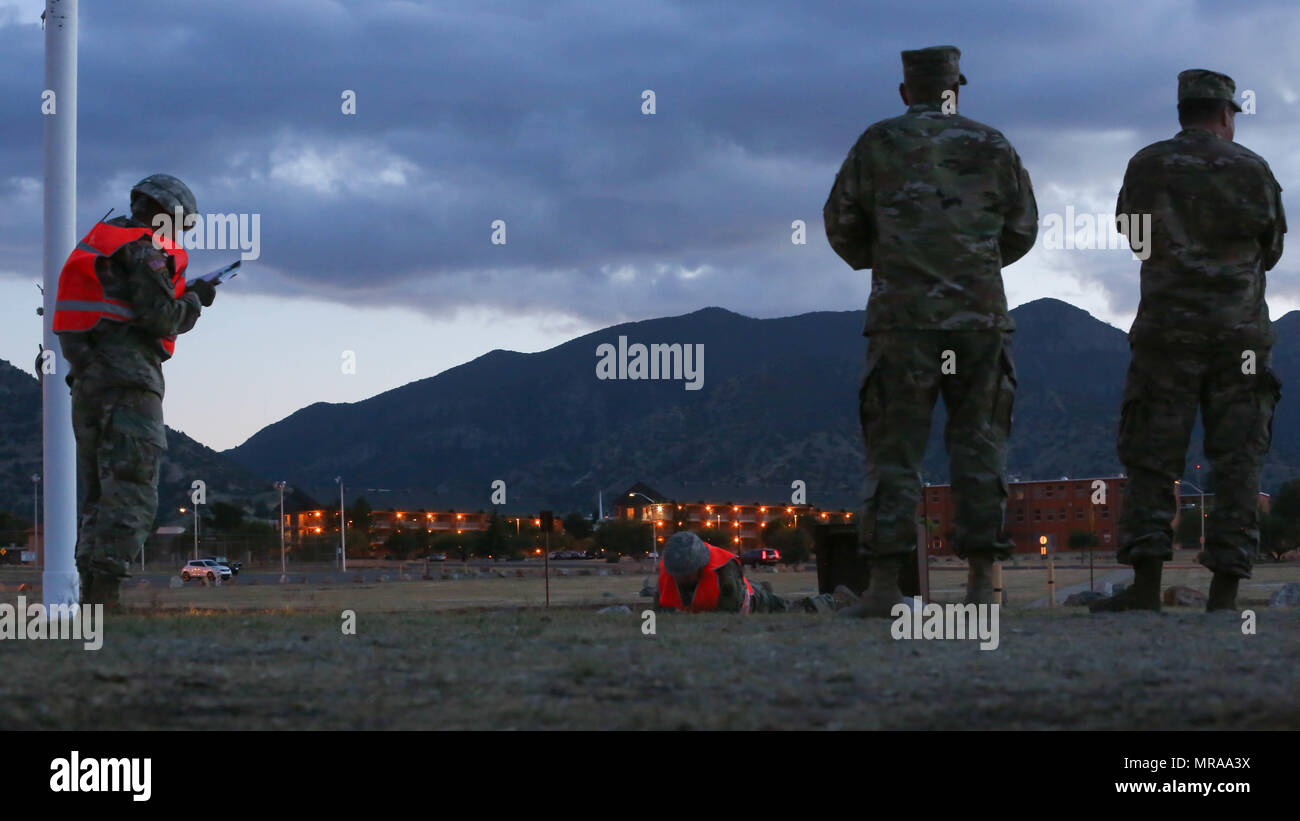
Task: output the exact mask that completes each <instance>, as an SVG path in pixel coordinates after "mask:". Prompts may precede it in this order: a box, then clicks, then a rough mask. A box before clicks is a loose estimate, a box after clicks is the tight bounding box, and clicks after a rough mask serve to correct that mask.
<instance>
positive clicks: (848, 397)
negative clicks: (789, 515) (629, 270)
mask: <svg viewBox="0 0 1300 821" xmlns="http://www.w3.org/2000/svg"><path fill="white" fill-rule="evenodd" d="M1011 313H1012V316H1013V318H1014V319H1015V321H1016V325H1017V331H1016V333H1015V335H1014V340H1015V341H1014V356H1015V361H1016V367H1017V372H1018V383H1019V387H1018V392H1017V396H1016V404H1015V420H1014V428H1013V432H1012V440H1011V448H1010V453H1009V456H1008V472H1009V474H1010V475H1011V477H1012V478H1013V479H1015V478H1019V479H1041V478H1056V477H1059V476H1072V477H1084V476H1105V475H1114V474H1117V473H1119V472H1120V471H1121V470H1122V467H1121V465H1120V464H1119V461H1118V459H1117V458H1116V456H1115V446H1114V437H1115V431H1116V428H1117V425H1118V417H1119V408H1120V398H1121V393H1122V390H1123V383H1124V376H1125V371H1126V369H1127V366H1128V358H1129V353H1128V341H1127V337H1126V335H1125V333H1124V332H1122V331H1120V330H1119V329H1117V328H1115V327H1113V326H1111V325H1108V324H1106V323H1104V322H1101V321H1099V320H1097V319H1095V318H1093V317H1092V316H1091V315H1089V314H1088V313H1086V312H1085V311H1082V310H1080V309H1078V308H1075V307H1073V306H1071V305H1069V304H1067V303H1065V302H1061V301H1059V300H1054V299H1040V300H1036V301H1034V302H1030V303H1026V304H1024V305H1021V306H1019V307H1018V308H1016V309H1014V310H1013V311H1012V312H1011ZM863 320H864V315H863V312H862V311H838V312H815V313H808V314H801V315H798V316H791V317H782V318H777V319H754V318H750V317H745V316H741V315H739V314H736V313H733V312H731V311H727V310H725V309H722V308H705V309H702V310H699V311H695V312H693V313H690V314H686V315H683V316H676V317H666V318H661V319H651V320H644V321H640V322H629V323H623V324H620V325H615V326H612V327H610V328H606V329H604V330H600V331H596V332H594V333H590V334H587V335H584V336H581V337H578V338H576V339H573V340H570V341H568V342H565V343H563V344H561V345H558V346H556V347H554V348H551V349H549V350H545V351H540V352H537V353H531V354H524V353H517V352H513V351H504V350H495V351H491V352H489V353H487V354H484V355H483V356H480V357H478V358H477V359H474V360H473V361H470V362H467V363H465V364H463V365H460V366H457V367H454V368H451V369H449V370H446V371H444V372H442V373H440V374H437V375H436V376H431V377H429V378H426V379H421V380H418V381H415V382H412V383H409V384H407V385H403V386H402V387H399V388H395V389H393V390H389V391H386V392H384V393H382V394H379V395H377V396H373V397H371V398H369V399H365V400H362V401H359V402H352V403H342V404H329V403H323V402H321V403H316V404H313V405H310V406H308V407H305V408H302V409H301V410H299V411H296V412H295V413H293V414H290V415H289V416H288V417H286V418H284V419H282V420H280V421H278V422H275V423H273V424H271V425H268V426H267V427H265V428H263V429H262V430H260V431H258V432H257V433H256V434H254V435H253V436H252V437H250V438H249V439H248V440H247V441H245V442H244V443H242V444H240V445H239V446H238V447H235V448H232V449H230V450H227V451H224V452H222V453H217V452H214V451H212V450H210V449H208V448H205V447H203V446H202V445H201V444H199V443H197V442H195V441H194V440H192V439H190V438H189V437H186V436H184V435H183V434H180V433H178V432H176V431H170V430H169V431H168V440H169V444H170V445H171V450H170V451H169V452H168V456H167V464H166V465H165V466H164V481H163V489H162V492H163V494H164V498H172V496H174V495H177V494H181V493H183V492H184V489H185V488H188V482H189V478H188V477H191V476H203V477H204V478H205V479H207V481H208V484H209V489H210V493H216V494H218V495H219V496H221V497H224V498H231V499H237V500H238V499H243V500H245V501H248V502H252V503H253V504H255V505H258V506H262V507H265V506H266V504H267V503H268V502H267V500H268V499H269V498H270V495H268V494H269V493H272V492H270V491H269V490H268V488H269V482H270V481H271V480H272V479H277V478H281V477H284V478H287V479H288V480H289V481H290V483H291V484H293V485H294V486H295V487H296V488H298V489H300V490H301V491H303V492H305V493H306V494H308V495H309V496H313V497H315V498H321V499H330V498H337V492H338V491H337V485H336V484H335V483H334V477H335V476H339V475H342V476H343V477H344V479H345V483H346V487H347V491H348V498H349V499H353V498H356V496H357V495H365V496H366V497H367V500H368V501H369V502H370V504H371V505H372V506H373V507H375V508H386V507H399V508H416V507H425V508H430V509H473V510H477V509H487V508H489V507H490V506H491V505H492V495H493V491H494V486H493V483H494V482H496V481H497V480H501V481H503V482H504V483H505V493H506V501H505V508H506V509H507V510H512V511H523V510H527V511H536V510H540V509H546V508H551V509H555V510H557V511H569V510H580V511H582V512H584V513H585V512H588V511H592V510H595V509H596V507H597V504H598V501H597V500H598V499H601V498H603V500H604V503H605V506H606V509H608V508H609V506H610V505H612V504H614V503H615V502H616V500H617V496H618V494H621V493H623V492H624V491H626V490H627V489H628V488H629V487H631V486H632V485H633V484H635V483H636V482H638V481H641V482H644V483H646V484H647V485H649V486H651V487H654V488H657V489H660V490H661V491H663V492H665V493H668V494H670V495H672V496H674V497H675V498H678V499H682V500H690V501H695V500H701V499H703V500H708V501H716V502H735V503H751V502H781V501H783V500H786V499H788V498H789V497H790V494H791V484H792V482H795V481H802V482H803V483H804V485H805V487H806V488H807V500H808V502H809V503H812V504H816V505H821V506H825V507H830V508H852V507H854V506H856V504H857V502H858V499H859V498H860V489H861V485H862V477H863V447H862V440H861V435H860V432H859V426H858V419H857V391H858V387H859V382H860V380H861V378H862V373H863V366H864V362H865V351H866V340H865V338H864V337H863V336H862V327H863ZM1275 326H1276V329H1277V332H1278V343H1277V346H1276V348H1275V349H1274V362H1273V366H1274V369H1275V370H1276V371H1277V373H1278V375H1279V376H1280V378H1281V379H1282V382H1283V383H1284V385H1296V384H1300V312H1292V313H1290V314H1287V315H1286V316H1284V317H1282V318H1281V319H1279V320H1278V321H1277V322H1276V323H1275ZM620 337H623V338H624V339H623V340H622V342H621V343H620ZM637 343H641V344H644V345H650V344H665V345H667V344H679V345H681V346H682V347H683V349H689V350H692V351H694V350H698V348H697V346H702V349H703V372H702V380H701V384H700V385H699V389H698V390H694V389H689V388H690V384H689V383H690V380H689V378H687V377H688V374H683V376H682V378H659V379H603V378H600V375H601V373H602V372H603V371H602V369H601V367H603V366H611V367H616V365H615V364H614V362H613V360H612V359H611V353H610V352H611V351H613V352H615V354H617V355H614V356H613V359H614V360H622V361H623V362H624V363H625V364H630V361H631V359H634V358H635V354H636V349H635V347H634V346H635V345H636V344H637ZM620 344H621V347H620ZM604 345H608V346H609V347H608V348H602V346H604ZM620 351H626V354H618V352H620ZM602 363H603V366H602ZM598 366H601V367H598ZM632 367H633V368H635V365H632ZM629 372H634V371H629ZM659 375H660V376H662V374H659ZM669 376H670V377H671V376H672V374H669ZM0 402H3V405H0V509H9V510H14V511H17V512H20V511H22V510H24V509H30V505H31V482H30V480H29V479H28V477H29V475H30V474H31V473H32V472H34V471H36V472H38V471H39V467H38V462H39V459H38V456H39V448H40V436H39V434H40V427H39V425H40V394H39V388H38V385H37V382H36V380H35V379H33V378H32V377H31V376H28V375H27V374H25V373H23V372H21V371H18V370H17V369H16V368H13V367H11V366H7V365H4V364H3V363H0ZM943 419H944V414H943V410H942V402H940V403H939V407H938V408H937V411H936V414H935V420H934V423H933V426H932V430H931V439H930V444H929V448H928V451H927V455H926V458H925V463H924V471H923V472H924V478H925V480H926V481H930V482H945V481H947V478H948V472H947V464H946V457H945V456H944V454H943V448H942V430H943ZM1297 433H1300V403H1296V402H1289V401H1287V400H1286V399H1285V398H1284V400H1283V402H1282V404H1281V405H1280V406H1279V408H1278V413H1277V416H1276V419H1275V421H1274V438H1273V449H1272V451H1271V453H1270V456H1269V459H1268V462H1267V464H1266V467H1265V472H1264V482H1263V483H1264V487H1265V489H1266V490H1273V491H1275V490H1276V489H1277V487H1278V485H1280V484H1281V483H1282V482H1283V481H1285V480H1287V479H1289V478H1292V477H1293V476H1297V475H1300V450H1297V448H1296V444H1295V443H1296V442H1297V437H1296V434H1297ZM1199 437H1200V433H1199V427H1198V431H1197V433H1196V434H1194V437H1193V439H1194V444H1193V447H1192V449H1191V451H1190V452H1189V454H1188V466H1189V471H1188V476H1187V478H1188V479H1191V480H1193V481H1194V473H1193V472H1192V471H1191V470H1190V468H1191V466H1192V465H1194V464H1196V463H1198V462H1201V460H1202V459H1203V456H1202V453H1201V450H1200V445H1199ZM1206 467H1207V470H1206V471H1205V472H1204V473H1203V474H1202V478H1203V479H1204V480H1205V481H1204V482H1203V484H1206V485H1209V484H1210V479H1209V473H1208V465H1207V466H1206ZM208 477H211V478H208ZM1206 489H1207V490H1212V487H1208V486H1207V488H1206ZM169 494H170V495H169ZM24 499H25V500H26V502H25V504H26V506H27V507H26V508H24V507H23V505H24V501H23V500H24ZM304 503H305V500H304Z"/></svg>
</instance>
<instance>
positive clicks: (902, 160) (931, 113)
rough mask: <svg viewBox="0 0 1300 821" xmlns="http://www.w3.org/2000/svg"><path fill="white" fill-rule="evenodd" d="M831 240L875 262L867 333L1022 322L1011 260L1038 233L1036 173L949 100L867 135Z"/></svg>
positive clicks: (837, 192) (853, 153) (845, 183)
mask: <svg viewBox="0 0 1300 821" xmlns="http://www.w3.org/2000/svg"><path fill="white" fill-rule="evenodd" d="M822 216H823V218H824V219H825V223H826V238H827V239H828V240H830V244H831V247H832V248H834V249H835V252H836V253H837V254H839V255H840V256H841V257H843V258H844V261H845V262H847V263H848V264H849V265H852V266H853V268H854V269H856V270H861V269H864V268H870V269H872V276H871V297H870V299H869V300H868V302H867V327H866V333H871V332H873V331H885V330H980V329H988V328H999V329H1002V330H1012V329H1014V328H1015V323H1014V322H1013V321H1012V319H1011V317H1010V316H1009V315H1008V314H1007V298H1006V294H1005V292H1004V291H1003V288H1002V268H1003V266H1006V265H1010V264H1011V263H1013V262H1015V261H1016V260H1018V259H1020V258H1021V257H1022V256H1024V255H1025V254H1026V253H1027V252H1028V251H1029V249H1030V248H1032V247H1033V244H1034V240H1035V239H1036V238H1037V236H1038V205H1037V203H1036V202H1035V200H1034V190H1033V187H1032V185H1031V184H1030V182H1029V175H1028V174H1027V173H1026V172H1025V169H1024V167H1023V166H1022V165H1021V163H1020V157H1019V155H1017V154H1016V151H1015V149H1014V148H1012V147H1011V143H1009V142H1007V139H1006V137H1004V136H1002V134H1001V132H999V131H997V130H996V129H993V128H990V127H989V126H986V125H984V124H982V123H978V122H975V121H974V120H970V119H967V118H966V117H962V116H961V115H959V114H944V113H943V112H942V111H941V110H940V106H939V104H938V103H935V104H920V105H913V106H911V107H909V108H908V109H907V113H906V114H903V115H902V116H901V117H894V118H892V119H889V120H881V121H880V122H878V123H875V124H874V125H872V126H871V127H870V128H868V129H867V130H866V131H865V132H863V134H862V136H861V137H859V138H858V141H857V143H856V144H855V145H854V146H853V148H852V150H850V151H849V155H848V157H847V158H846V159H845V160H844V165H843V166H841V167H840V171H839V174H838V175H837V176H836V177H835V185H834V186H833V187H832V188H831V192H830V196H829V197H828V198H827V199H826V206H825V208H824V209H823V210H822Z"/></svg>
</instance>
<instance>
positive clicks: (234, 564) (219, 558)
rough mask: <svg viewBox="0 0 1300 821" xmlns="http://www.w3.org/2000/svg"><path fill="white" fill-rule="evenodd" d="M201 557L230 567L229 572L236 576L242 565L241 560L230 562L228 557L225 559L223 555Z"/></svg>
mask: <svg viewBox="0 0 1300 821" xmlns="http://www.w3.org/2000/svg"><path fill="white" fill-rule="evenodd" d="M203 558H204V559H206V560H208V561H212V562H216V563H217V564H219V565H223V566H225V567H228V568H230V572H231V573H233V574H234V575H236V576H238V575H239V571H240V570H241V569H242V568H243V566H244V563H243V562H232V561H231V560H230V559H227V558H226V557H225V556H204V557H203Z"/></svg>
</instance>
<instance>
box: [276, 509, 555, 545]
mask: <svg viewBox="0 0 1300 821" xmlns="http://www.w3.org/2000/svg"><path fill="white" fill-rule="evenodd" d="M491 518H492V514H491V513H488V512H484V511H482V510H477V511H473V512H470V511H455V510H423V509H420V510H374V511H371V513H370V537H369V541H370V546H371V547H379V546H381V545H383V544H384V542H386V541H387V540H388V537H389V536H391V535H392V534H393V533H396V532H398V531H399V530H418V529H421V528H423V529H424V530H426V531H428V532H429V533H434V534H438V533H466V532H471V531H480V530H487V528H488V522H489V520H490V519H491ZM501 518H502V520H503V521H505V522H506V523H507V525H511V524H512V525H514V526H515V528H516V531H518V530H521V529H522V528H524V527H541V525H542V520H541V519H540V518H538V517H537V516H511V515H508V514H502V516H501ZM284 527H285V538H286V540H287V541H288V542H289V543H290V544H294V545H296V544H301V543H302V539H303V537H304V536H308V537H309V536H313V535H325V534H328V533H335V534H337V533H338V532H339V512H338V510H337V509H336V510H303V511H300V512H297V513H286V514H284ZM348 527H349V528H353V527H355V525H354V523H353V522H351V521H349V522H348ZM552 527H553V528H555V529H556V530H558V529H559V528H560V520H559V518H558V517H557V518H555V520H554V521H553V523H552Z"/></svg>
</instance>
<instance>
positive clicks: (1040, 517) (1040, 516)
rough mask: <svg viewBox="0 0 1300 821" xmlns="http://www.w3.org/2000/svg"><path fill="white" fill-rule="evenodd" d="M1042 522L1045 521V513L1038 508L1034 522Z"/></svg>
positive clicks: (1035, 510)
mask: <svg viewBox="0 0 1300 821" xmlns="http://www.w3.org/2000/svg"><path fill="white" fill-rule="evenodd" d="M1042 520H1043V511H1041V510H1039V509H1038V508H1034V521H1035V522H1041V521H1042Z"/></svg>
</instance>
